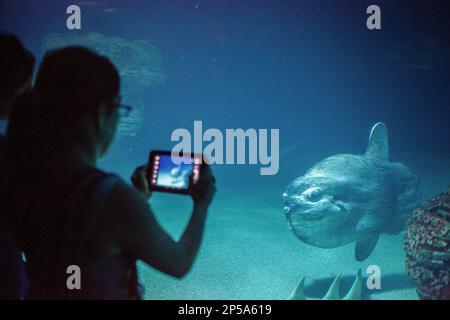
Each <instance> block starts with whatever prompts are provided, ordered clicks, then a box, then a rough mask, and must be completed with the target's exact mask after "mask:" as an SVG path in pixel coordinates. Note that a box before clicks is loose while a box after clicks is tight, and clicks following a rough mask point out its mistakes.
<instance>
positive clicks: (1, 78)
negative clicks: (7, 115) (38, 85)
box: [0, 32, 35, 103]
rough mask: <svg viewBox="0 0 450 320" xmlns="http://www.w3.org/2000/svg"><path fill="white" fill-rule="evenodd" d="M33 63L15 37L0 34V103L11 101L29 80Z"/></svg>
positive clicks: (32, 58) (29, 54)
mask: <svg viewBox="0 0 450 320" xmlns="http://www.w3.org/2000/svg"><path fill="white" fill-rule="evenodd" d="M34 62H35V59H34V57H33V55H32V54H31V53H30V52H29V51H27V50H26V49H25V48H24V46H23V45H22V44H21V43H20V41H19V40H18V39H17V37H15V36H14V35H11V34H6V33H3V32H0V103H4V102H5V101H7V100H9V99H11V98H12V96H13V95H14V93H15V92H16V91H17V90H18V89H19V88H20V87H21V86H23V85H24V83H25V82H26V81H27V80H28V79H30V78H31V76H32V74H33V68H34Z"/></svg>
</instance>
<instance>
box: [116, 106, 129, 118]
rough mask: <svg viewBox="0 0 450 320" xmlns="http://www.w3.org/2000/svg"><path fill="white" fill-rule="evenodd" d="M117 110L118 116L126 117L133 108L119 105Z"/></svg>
mask: <svg viewBox="0 0 450 320" xmlns="http://www.w3.org/2000/svg"><path fill="white" fill-rule="evenodd" d="M117 110H118V111H119V116H121V117H128V116H129V115H130V113H131V112H132V111H133V107H131V106H129V105H126V104H119V106H118V107H117Z"/></svg>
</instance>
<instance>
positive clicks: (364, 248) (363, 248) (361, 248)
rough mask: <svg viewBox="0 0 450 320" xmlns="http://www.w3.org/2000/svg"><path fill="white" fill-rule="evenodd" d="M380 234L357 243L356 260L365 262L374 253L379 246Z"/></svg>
mask: <svg viewBox="0 0 450 320" xmlns="http://www.w3.org/2000/svg"><path fill="white" fill-rule="evenodd" d="M379 237H380V234H379V233H375V234H373V235H372V236H371V237H369V238H367V239H365V240H361V241H358V242H356V246H355V259H356V260H357V261H364V260H366V259H367V257H368V256H370V254H371V253H372V251H373V249H374V248H375V246H376V245H377V242H378V238H379Z"/></svg>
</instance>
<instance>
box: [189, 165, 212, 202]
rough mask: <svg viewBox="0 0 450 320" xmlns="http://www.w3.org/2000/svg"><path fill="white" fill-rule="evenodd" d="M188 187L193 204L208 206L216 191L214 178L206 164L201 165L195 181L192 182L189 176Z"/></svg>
mask: <svg viewBox="0 0 450 320" xmlns="http://www.w3.org/2000/svg"><path fill="white" fill-rule="evenodd" d="M189 187H190V189H191V197H192V199H193V200H194V204H195V205H196V206H198V207H202V208H205V209H206V208H208V207H209V205H210V204H211V201H212V200H213V198H214V194H215V193H216V190H217V189H216V179H215V178H214V176H213V174H212V172H211V168H210V167H209V166H208V165H205V166H204V167H203V170H202V172H201V174H200V178H199V180H198V181H197V183H193V181H192V176H190V177H189Z"/></svg>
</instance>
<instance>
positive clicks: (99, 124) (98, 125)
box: [94, 102, 106, 133]
mask: <svg viewBox="0 0 450 320" xmlns="http://www.w3.org/2000/svg"><path fill="white" fill-rule="evenodd" d="M105 115H106V103H105V102H102V103H101V104H100V107H99V108H97V111H96V112H95V113H94V127H95V129H96V131H97V132H98V133H100V132H102V130H103V128H104V126H105V121H106V116H105Z"/></svg>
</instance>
